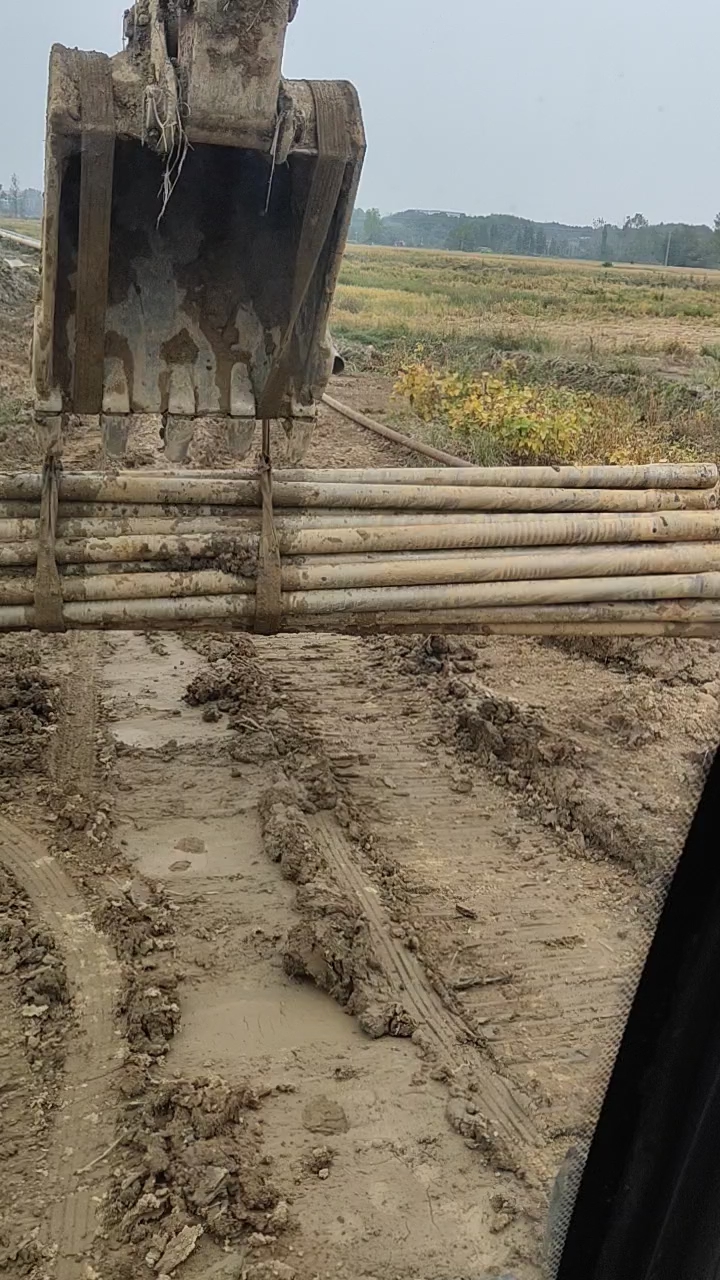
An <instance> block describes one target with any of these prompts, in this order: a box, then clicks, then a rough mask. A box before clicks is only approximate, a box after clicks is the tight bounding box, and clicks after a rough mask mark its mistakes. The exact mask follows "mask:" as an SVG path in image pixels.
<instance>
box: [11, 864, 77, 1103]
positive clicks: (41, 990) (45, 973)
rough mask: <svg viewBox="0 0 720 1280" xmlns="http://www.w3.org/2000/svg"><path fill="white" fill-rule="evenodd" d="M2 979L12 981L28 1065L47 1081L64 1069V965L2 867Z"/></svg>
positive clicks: (66, 997) (67, 1003)
mask: <svg viewBox="0 0 720 1280" xmlns="http://www.w3.org/2000/svg"><path fill="white" fill-rule="evenodd" d="M0 978H2V980H3V981H8V980H10V981H12V982H13V983H14V986H15V992H16V1001H17V1005H18V1009H19V1012H20V1016H21V1018H22V1019H23V1022H24V1024H25V1026H26V1031H25V1048H26V1052H27V1056H28V1060H29V1062H30V1064H31V1066H32V1067H33V1069H34V1070H36V1071H39V1072H40V1073H41V1074H42V1075H43V1077H44V1078H45V1079H46V1080H51V1079H54V1077H55V1076H56V1075H57V1073H58V1072H59V1071H60V1070H61V1069H62V1064H63V1058H64V1040H65V1034H66V1031H67V1026H68V1018H69V1014H70V997H69V993H68V985H67V978H66V973H65V964H64V961H63V959H62V957H61V956H60V954H59V953H58V951H57V948H56V945H55V940H54V938H53V937H52V935H51V934H50V933H49V932H48V931H47V930H46V929H45V928H43V926H42V925H39V924H38V923H37V922H36V921H35V920H34V918H33V914H32V910H31V906H30V902H29V900H28V898H27V897H26V895H25V894H24V893H23V892H22V890H21V889H20V888H19V887H18V885H17V884H16V883H15V881H14V880H13V879H12V877H11V876H10V875H8V873H7V872H6V871H4V870H3V869H0Z"/></svg>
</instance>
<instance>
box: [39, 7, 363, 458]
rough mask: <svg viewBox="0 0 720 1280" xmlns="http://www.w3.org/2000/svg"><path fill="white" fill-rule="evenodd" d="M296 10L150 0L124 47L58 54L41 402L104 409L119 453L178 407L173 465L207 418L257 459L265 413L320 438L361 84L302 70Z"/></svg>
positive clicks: (359, 145)
mask: <svg viewBox="0 0 720 1280" xmlns="http://www.w3.org/2000/svg"><path fill="white" fill-rule="evenodd" d="M296 10H297V0H137V3H136V4H135V5H134V6H133V8H131V9H130V10H128V12H127V13H126V15H125V25H124V32H125V48H124V50H123V52H122V53H120V54H118V55H117V56H116V57H114V58H108V57H106V56H105V55H102V54H95V53H80V52H78V51H77V50H69V49H65V48H62V47H60V46H56V47H55V48H54V49H53V51H52V55H51V60H50V84H49V102H48V129H47V153H46V215H45V224H44V233H43V275H42V280H43V283H42V291H41V297H40V300H39V303H38V308H37V315H36V323H35V335H34V346H33V371H34V383H35V398H36V411H37V413H38V414H39V415H41V416H45V417H47V416H49V417H51V418H53V417H55V418H61V417H62V415H65V414H67V413H79V414H89V415H99V416H101V417H102V419H103V424H104V428H105V438H106V441H107V442H108V443H109V444H110V446H111V452H112V451H120V452H121V451H122V449H121V448H120V449H119V450H114V448H113V442H115V444H117V442H118V441H119V442H120V445H121V446H122V442H123V441H124V439H126V437H127V428H128V425H129V422H130V420H131V418H132V416H133V415H137V414H157V415H162V418H163V420H164V423H165V436H166V440H167V441H168V445H169V451H170V454H171V457H173V456H174V460H179V455H180V454H181V453H182V451H183V448H184V447H185V445H186V444H187V442H188V441H189V439H190V438H191V436H192V429H193V425H194V423H195V421H196V420H197V419H198V418H207V417H221V418H224V419H226V420H227V423H228V425H229V427H230V437H231V440H232V441H233V444H234V452H235V454H236V456H239V457H243V456H245V455H246V454H247V452H249V450H250V447H251V444H252V438H253V433H254V424H255V422H256V420H257V419H271V418H273V419H280V420H282V421H284V422H285V423H286V424H287V426H288V428H289V431H290V435H291V436H292V435H293V431H295V435H296V437H298V438H299V440H300V441H301V442H302V443H306V441H307V438H308V435H309V430H310V429H311V426H312V422H313V420H314V414H315V405H316V403H317V401H318V400H319V398H320V397H321V395H322V393H323V392H324V390H325V387H326V385H327V382H328V378H329V376H330V373H331V371H332V367H333V359H334V352H333V348H332V344H331V341H330V339H329V336H328V322H329V314H330V307H331V304H332V299H333V294H334V290H335V286H336V282H337V277H338V273H339V269H340V263H341V260H342V255H343V251H344V248H345V243H346V239H347V233H348V228H349V222H350V218H351V216H352V209H353V205H354V201H355V195H356V191H357V186H358V182H359V178H360V172H361V168H362V162H363V157H364V152H365V137H364V132H363V125H362V117H361V112H360V107H359V103H358V99H357V95H356V93H355V91H354V89H353V88H352V86H350V85H349V84H346V83H328V82H319V83H318V82H308V81H289V80H286V79H284V77H283V75H282V59H283V50H284V44H285V35H286V31H287V26H288V23H289V22H290V21H291V20H292V19H293V18H294V16H295V13H296ZM298 427H299V428H300V430H299V432H298V431H297V428H298ZM178 441H180V442H181V444H180V447H179V449H178V446H177V442H178ZM173 442H176V444H175V446H174V445H173ZM173 448H175V455H173ZM300 452H301V449H299V448H298V449H297V450H296V456H297V454H299V453H300Z"/></svg>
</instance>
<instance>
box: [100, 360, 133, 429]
mask: <svg viewBox="0 0 720 1280" xmlns="http://www.w3.org/2000/svg"><path fill="white" fill-rule="evenodd" d="M129 412H130V388H129V387H128V380H127V374H126V373H125V366H124V364H123V362H122V360H120V358H119V357H118V356H106V357H105V368H104V373H103V413H107V414H109V415H110V416H111V417H114V416H115V415H117V414H122V413H129Z"/></svg>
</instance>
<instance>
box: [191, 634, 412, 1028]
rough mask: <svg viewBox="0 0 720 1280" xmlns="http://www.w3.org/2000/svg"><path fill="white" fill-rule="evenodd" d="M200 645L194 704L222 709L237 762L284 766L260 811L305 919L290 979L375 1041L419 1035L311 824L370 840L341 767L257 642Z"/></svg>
mask: <svg viewBox="0 0 720 1280" xmlns="http://www.w3.org/2000/svg"><path fill="white" fill-rule="evenodd" d="M201 646H202V647H201ZM195 647H196V648H201V652H203V654H204V656H205V657H206V658H207V659H208V663H209V666H208V669H207V670H206V671H204V672H201V673H200V675H199V676H197V677H196V679H195V680H193V681H192V683H191V684H190V686H189V688H188V691H187V694H186V700H187V701H188V703H189V704H190V705H191V706H204V707H206V708H207V707H208V706H213V707H217V709H218V711H219V712H220V713H221V714H226V715H227V716H228V721H227V723H228V726H229V727H230V728H231V729H234V730H235V733H236V739H235V742H234V743H233V744H232V745H231V746H230V748H229V751H230V755H231V757H232V758H233V759H235V760H238V761H241V762H243V761H246V762H248V763H257V762H258V761H259V760H276V761H277V777H276V780H275V782H274V784H273V786H272V787H270V788H269V789H268V791H267V792H266V793H265V795H264V796H263V797H261V800H260V805H259V812H260V820H261V828H262V834H263V842H264V848H265V851H266V853H267V856H268V857H269V858H270V859H271V861H273V862H276V863H278V864H279V865H280V868H281V870H282V873H283V875H284V876H285V878H286V879H287V880H290V881H291V882H292V883H294V884H296V885H297V908H298V911H299V913H300V916H301V920H300V923H299V924H298V925H297V926H296V927H295V928H294V929H293V930H292V931H291V933H290V934H289V936H288V938H287V939H286V942H285V946H284V954H283V963H284V967H285V970H286V972H287V973H288V974H289V975H290V976H291V977H294V978H298V979H303V980H307V981H311V982H313V983H315V984H316V985H317V986H318V987H320V988H321V989H322V990H323V991H326V992H327V993H328V994H329V995H331V996H332V997H333V998H334V999H335V1000H337V1002H338V1003H339V1004H340V1005H341V1006H342V1007H343V1008H344V1009H345V1010H346V1011H347V1012H348V1013H349V1014H352V1015H353V1016H355V1017H357V1019H358V1021H359V1023H360V1025H361V1027H362V1028H363V1029H364V1030H365V1031H366V1032H367V1034H369V1035H371V1036H374V1037H380V1036H384V1035H395V1036H411V1035H412V1034H413V1031H414V1026H413V1024H412V1022H411V1019H410V1018H409V1017H408V1015H407V1014H406V1012H405V1011H404V1010H403V1009H402V1008H401V1007H400V1006H398V1004H397V1002H396V1001H395V1000H394V999H393V997H392V994H391V987H390V984H389V983H388V981H387V978H386V976H385V974H384V972H383V968H382V965H381V963H380V961H379V959H378V957H377V956H376V954H375V950H374V946H373V943H372V938H371V936H370V931H369V929H368V925H367V921H366V919H365V917H364V915H363V913H362V911H361V910H360V907H359V905H358V904H357V903H356V902H354V901H353V900H352V898H350V897H349V896H348V895H347V893H345V892H343V891H342V890H341V888H340V887H339V882H338V879H337V877H336V876H335V874H334V872H333V869H332V866H331V865H330V862H329V860H328V858H327V856H326V855H325V853H324V852H323V850H322V848H321V846H320V845H319V843H318V840H317V839H316V837H315V835H314V834H313V832H312V831H311V829H310V825H309V822H308V815H315V814H318V813H322V812H332V813H333V815H334V817H335V819H336V820H337V821H338V822H339V823H340V825H341V826H342V827H343V828H344V829H345V830H346V831H347V832H348V834H349V835H350V836H351V837H352V836H354V837H359V836H360V834H361V826H360V823H359V821H358V818H357V815H356V814H355V813H354V812H353V811H352V809H351V808H350V806H349V805H348V803H347V802H346V800H345V798H344V795H343V789H342V786H341V783H340V782H339V780H338V778H337V776H336V774H335V771H334V768H333V762H332V761H331V760H330V759H329V758H328V757H327V756H326V755H325V753H324V752H323V750H322V749H321V748H320V747H319V746H318V745H317V744H316V743H315V742H314V741H313V740H312V738H311V736H310V735H309V734H308V733H307V731H306V730H305V728H304V727H303V725H302V718H301V717H299V718H298V717H295V718H291V717H290V715H289V714H288V712H287V711H286V710H285V708H284V706H283V702H284V699H283V697H282V694H280V693H279V692H278V691H276V690H275V689H274V688H273V685H272V682H271V681H270V680H269V679H268V677H267V676H266V675H265V674H264V672H263V671H262V670H261V668H260V665H259V663H258V661H257V657H256V651H255V648H254V646H253V644H252V641H250V640H248V639H247V638H245V637H232V638H231V639H227V640H224V639H221V640H212V639H210V640H207V639H206V640H203V641H201V642H195Z"/></svg>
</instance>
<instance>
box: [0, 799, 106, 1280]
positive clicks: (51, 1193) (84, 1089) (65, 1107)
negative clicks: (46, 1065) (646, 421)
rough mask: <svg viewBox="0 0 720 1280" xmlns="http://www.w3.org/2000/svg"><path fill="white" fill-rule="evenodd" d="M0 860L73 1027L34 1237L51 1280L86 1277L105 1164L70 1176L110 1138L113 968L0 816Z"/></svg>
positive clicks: (89, 928)
mask: <svg viewBox="0 0 720 1280" xmlns="http://www.w3.org/2000/svg"><path fill="white" fill-rule="evenodd" d="M0 862H2V863H3V865H4V866H5V867H6V868H7V870H8V871H9V872H11V874H12V875H14V876H15V878H16V880H17V881H18V883H19V884H20V885H21V886H22V888H23V889H24V890H25V892H26V893H27V895H28V897H29V898H30V899H31V901H32V902H33V904H34V906H35V909H36V910H37V912H38V915H39V916H40V917H41V918H42V919H43V921H44V922H45V924H46V925H47V926H48V928H49V929H50V930H51V931H52V933H53V935H54V936H55V937H56V938H57V941H58V944H59V946H60V948H61V950H62V951H63V953H64V956H65V962H66V966H67V976H68V985H69V988H70V994H71V998H72V1001H73V1010H74V1014H75V1019H76V1027H75V1030H74V1032H71V1035H70V1040H69V1046H68V1053H67V1057H66V1060H65V1073H64V1081H63V1086H62V1091H61V1096H60V1103H59V1106H58V1109H57V1114H56V1119H55V1131H54V1133H53V1136H52V1141H51V1150H50V1156H49V1185H48V1189H47V1200H48V1217H47V1220H46V1223H45V1226H44V1230H43V1232H42V1236H43V1242H44V1243H45V1245H46V1246H48V1247H50V1248H51V1249H52V1250H53V1252H55V1254H56V1263H55V1275H56V1278H57V1280H80V1278H81V1277H83V1278H84V1277H85V1276H86V1274H87V1271H86V1267H85V1260H84V1256H83V1255H87V1254H88V1252H89V1250H91V1248H92V1245H93V1241H94V1239H95V1236H96V1233H97V1230H98V1218H99V1212H100V1202H101V1198H102V1191H103V1188H104V1184H105V1181H106V1177H107V1166H106V1165H104V1164H103V1163H102V1162H100V1163H98V1164H97V1165H96V1166H95V1167H94V1168H93V1169H92V1170H91V1171H88V1173H87V1174H85V1175H83V1176H82V1177H78V1176H77V1174H78V1170H81V1169H86V1168H87V1166H89V1165H91V1164H92V1163H93V1161H95V1160H97V1158H98V1157H99V1156H101V1155H102V1153H103V1152H104V1151H106V1150H107V1148H108V1147H109V1146H110V1144H111V1143H112V1140H113V1136H114V1127H115V1110H114V1107H113V1105H112V1104H111V1095H112V1089H111V1087H110V1086H109V1081H111V1080H112V1073H113V1071H114V1070H115V1069H116V1068H117V1066H118V1063H119V1060H120V1058H119V1055H120V1053H121V1050H120V1046H119V1044H118V1040H117V1037H116V1034H115V1022H114V1012H115V1006H116V1003H117V1001H118V998H119V995H120V985H121V982H120V969H119V966H118V963H117V960H116V958H115V956H114V954H113V951H112V949H111V947H110V946H109V944H108V943H107V942H106V941H105V939H104V938H103V937H102V936H101V935H100V934H99V933H98V932H97V931H96V930H95V928H94V926H93V924H92V921H91V919H90V915H89V912H88V910H87V906H86V904H85V902H84V901H83V899H82V898H81V896H80V894H79V893H78V892H77V890H76V889H75V887H74V885H73V884H72V881H71V880H70V879H69V877H68V876H67V875H66V874H65V872H64V871H63V869H62V867H61V866H60V865H59V863H58V862H57V861H56V859H54V858H52V857H51V856H50V855H49V854H48V852H47V850H46V848H45V846H44V845H43V844H42V843H41V842H40V841H38V840H35V839H34V838H32V837H31V836H29V835H28V834H27V833H26V832H24V831H23V830H22V829H21V828H20V827H18V826H17V825H16V824H15V823H12V822H8V821H7V820H6V819H5V818H0Z"/></svg>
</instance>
